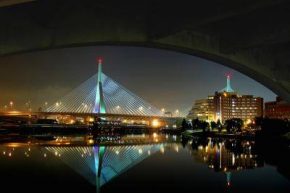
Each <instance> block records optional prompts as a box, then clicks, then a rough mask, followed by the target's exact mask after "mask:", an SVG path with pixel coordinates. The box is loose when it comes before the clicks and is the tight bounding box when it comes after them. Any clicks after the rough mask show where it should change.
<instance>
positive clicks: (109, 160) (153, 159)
mask: <svg viewBox="0 0 290 193" xmlns="http://www.w3.org/2000/svg"><path fill="white" fill-rule="evenodd" d="M0 153H1V154H0V173H1V182H0V184H1V192H60V191H61V192H102V193H106V192H117V191H122V192H167V193H168V192H290V162H289V160H290V159H289V147H286V148H281V147H279V146H277V147H276V146H273V144H271V143H269V144H268V146H263V147H262V148H261V147H259V144H257V143H255V142H254V141H237V140H229V139H227V140H222V139H210V138H205V139H200V138H196V139H193V140H186V141H185V140H182V139H180V138H179V137H176V136H165V135H157V134H154V135H150V136H148V135H138V136H136V135H135V136H134V135H129V136H124V137H122V138H121V139H117V140H116V141H114V142H104V143H103V144H101V145H96V144H95V143H94V140H93V139H92V138H90V137H88V136H77V137H57V138H56V139H54V140H46V141H42V140H39V139H34V138H30V139H28V140H25V141H23V142H21V143H15V142H14V143H5V144H2V145H1V146H0Z"/></svg>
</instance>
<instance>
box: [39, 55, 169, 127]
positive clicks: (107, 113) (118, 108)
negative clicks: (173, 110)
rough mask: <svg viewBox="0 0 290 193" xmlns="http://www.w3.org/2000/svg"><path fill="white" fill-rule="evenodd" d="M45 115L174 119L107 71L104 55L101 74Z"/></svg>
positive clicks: (83, 84)
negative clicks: (103, 66)
mask: <svg viewBox="0 0 290 193" xmlns="http://www.w3.org/2000/svg"><path fill="white" fill-rule="evenodd" d="M42 115H45V116H48V115H62V116H64V115H72V116H83V117H88V116H91V117H96V116H98V117H104V118H112V119H118V120H120V119H123V120H124V119H125V120H127V119H129V120H130V119H131V120H133V119H138V120H142V121H143V122H144V121H147V123H148V121H149V122H150V121H151V120H152V119H155V118H161V119H163V120H164V119H167V120H169V119H172V118H168V117H165V116H164V112H162V111H161V110H160V109H159V108H157V107H155V106H154V105H152V104H150V103H148V102H146V101H145V100H144V99H142V98H141V97H139V96H137V95H136V94H134V93H132V92H131V91H130V90H128V89H127V88H125V87H124V86H122V85H121V84H119V83H118V82H116V81H114V80H113V79H111V78H110V77H109V76H107V75H106V74H104V73H103V72H102V60H101V59H98V72H97V74H95V75H93V76H92V77H90V78H89V79H87V80H86V81H84V82H83V83H82V84H81V85H79V86H78V87H77V88H75V89H73V90H72V91H71V92H69V93H68V94H66V95H65V96H64V97H62V98H61V99H59V100H58V101H56V102H55V103H54V104H53V105H51V106H49V107H48V108H47V109H45V110H44V111H43V112H42ZM170 122H171V123H172V120H171V121H170Z"/></svg>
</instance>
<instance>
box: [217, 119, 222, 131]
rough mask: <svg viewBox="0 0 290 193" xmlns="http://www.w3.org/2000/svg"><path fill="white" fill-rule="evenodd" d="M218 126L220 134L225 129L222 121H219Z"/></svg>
mask: <svg viewBox="0 0 290 193" xmlns="http://www.w3.org/2000/svg"><path fill="white" fill-rule="evenodd" d="M216 124H217V128H218V130H219V132H221V131H222V128H223V125H222V123H221V121H220V120H219V119H218V120H217V123H216Z"/></svg>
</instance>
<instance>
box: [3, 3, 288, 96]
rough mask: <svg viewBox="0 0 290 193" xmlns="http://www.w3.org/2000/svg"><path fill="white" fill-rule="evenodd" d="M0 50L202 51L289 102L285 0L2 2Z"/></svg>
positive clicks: (205, 56) (204, 56)
mask: <svg viewBox="0 0 290 193" xmlns="http://www.w3.org/2000/svg"><path fill="white" fill-rule="evenodd" d="M0 19H1V30H0V55H1V56H5V55H8V54H16V53H23V52H29V51H38V50H47V49H55V48H64V47H73V46H90V45H129V46H146V47H155V48H162V49H169V50H174V51H178V52H182V53H187V54H191V55H196V56H200V57H203V58H206V59H209V60H212V61H215V62H218V63H221V64H224V65H226V66H229V67H231V68H234V69H236V70H238V71H240V72H242V73H244V74H246V75H248V76H249V77H251V78H253V79H255V80H257V81H259V82H260V83H262V84H264V85H265V86H267V87H268V88H270V89H271V90H273V91H274V92H275V93H276V94H277V95H280V96H282V97H283V98H284V99H286V100H289V101H290V76H289V75H290V67H289V66H290V55H289V51H290V41H289V40H290V36H289V33H290V2H289V1H286V0H276V1H271V0H257V1H250V0H246V1H226V0H221V1H210V0H202V1H194V6H193V5H192V1H161V0H149V1H148V0H140V1H133V0H124V1H113V0H107V1H62V0H59V1H32V2H27V3H23V4H16V5H14V6H7V7H1V8H0Z"/></svg>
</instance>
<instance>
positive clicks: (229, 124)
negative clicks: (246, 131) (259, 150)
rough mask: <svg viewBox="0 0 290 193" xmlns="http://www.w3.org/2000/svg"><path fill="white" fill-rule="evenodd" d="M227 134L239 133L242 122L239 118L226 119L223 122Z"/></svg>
mask: <svg viewBox="0 0 290 193" xmlns="http://www.w3.org/2000/svg"><path fill="white" fill-rule="evenodd" d="M225 125H226V129H227V132H228V133H233V132H241V131H242V127H243V125H244V122H243V120H242V119H240V118H233V119H228V120H226V122H225Z"/></svg>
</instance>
